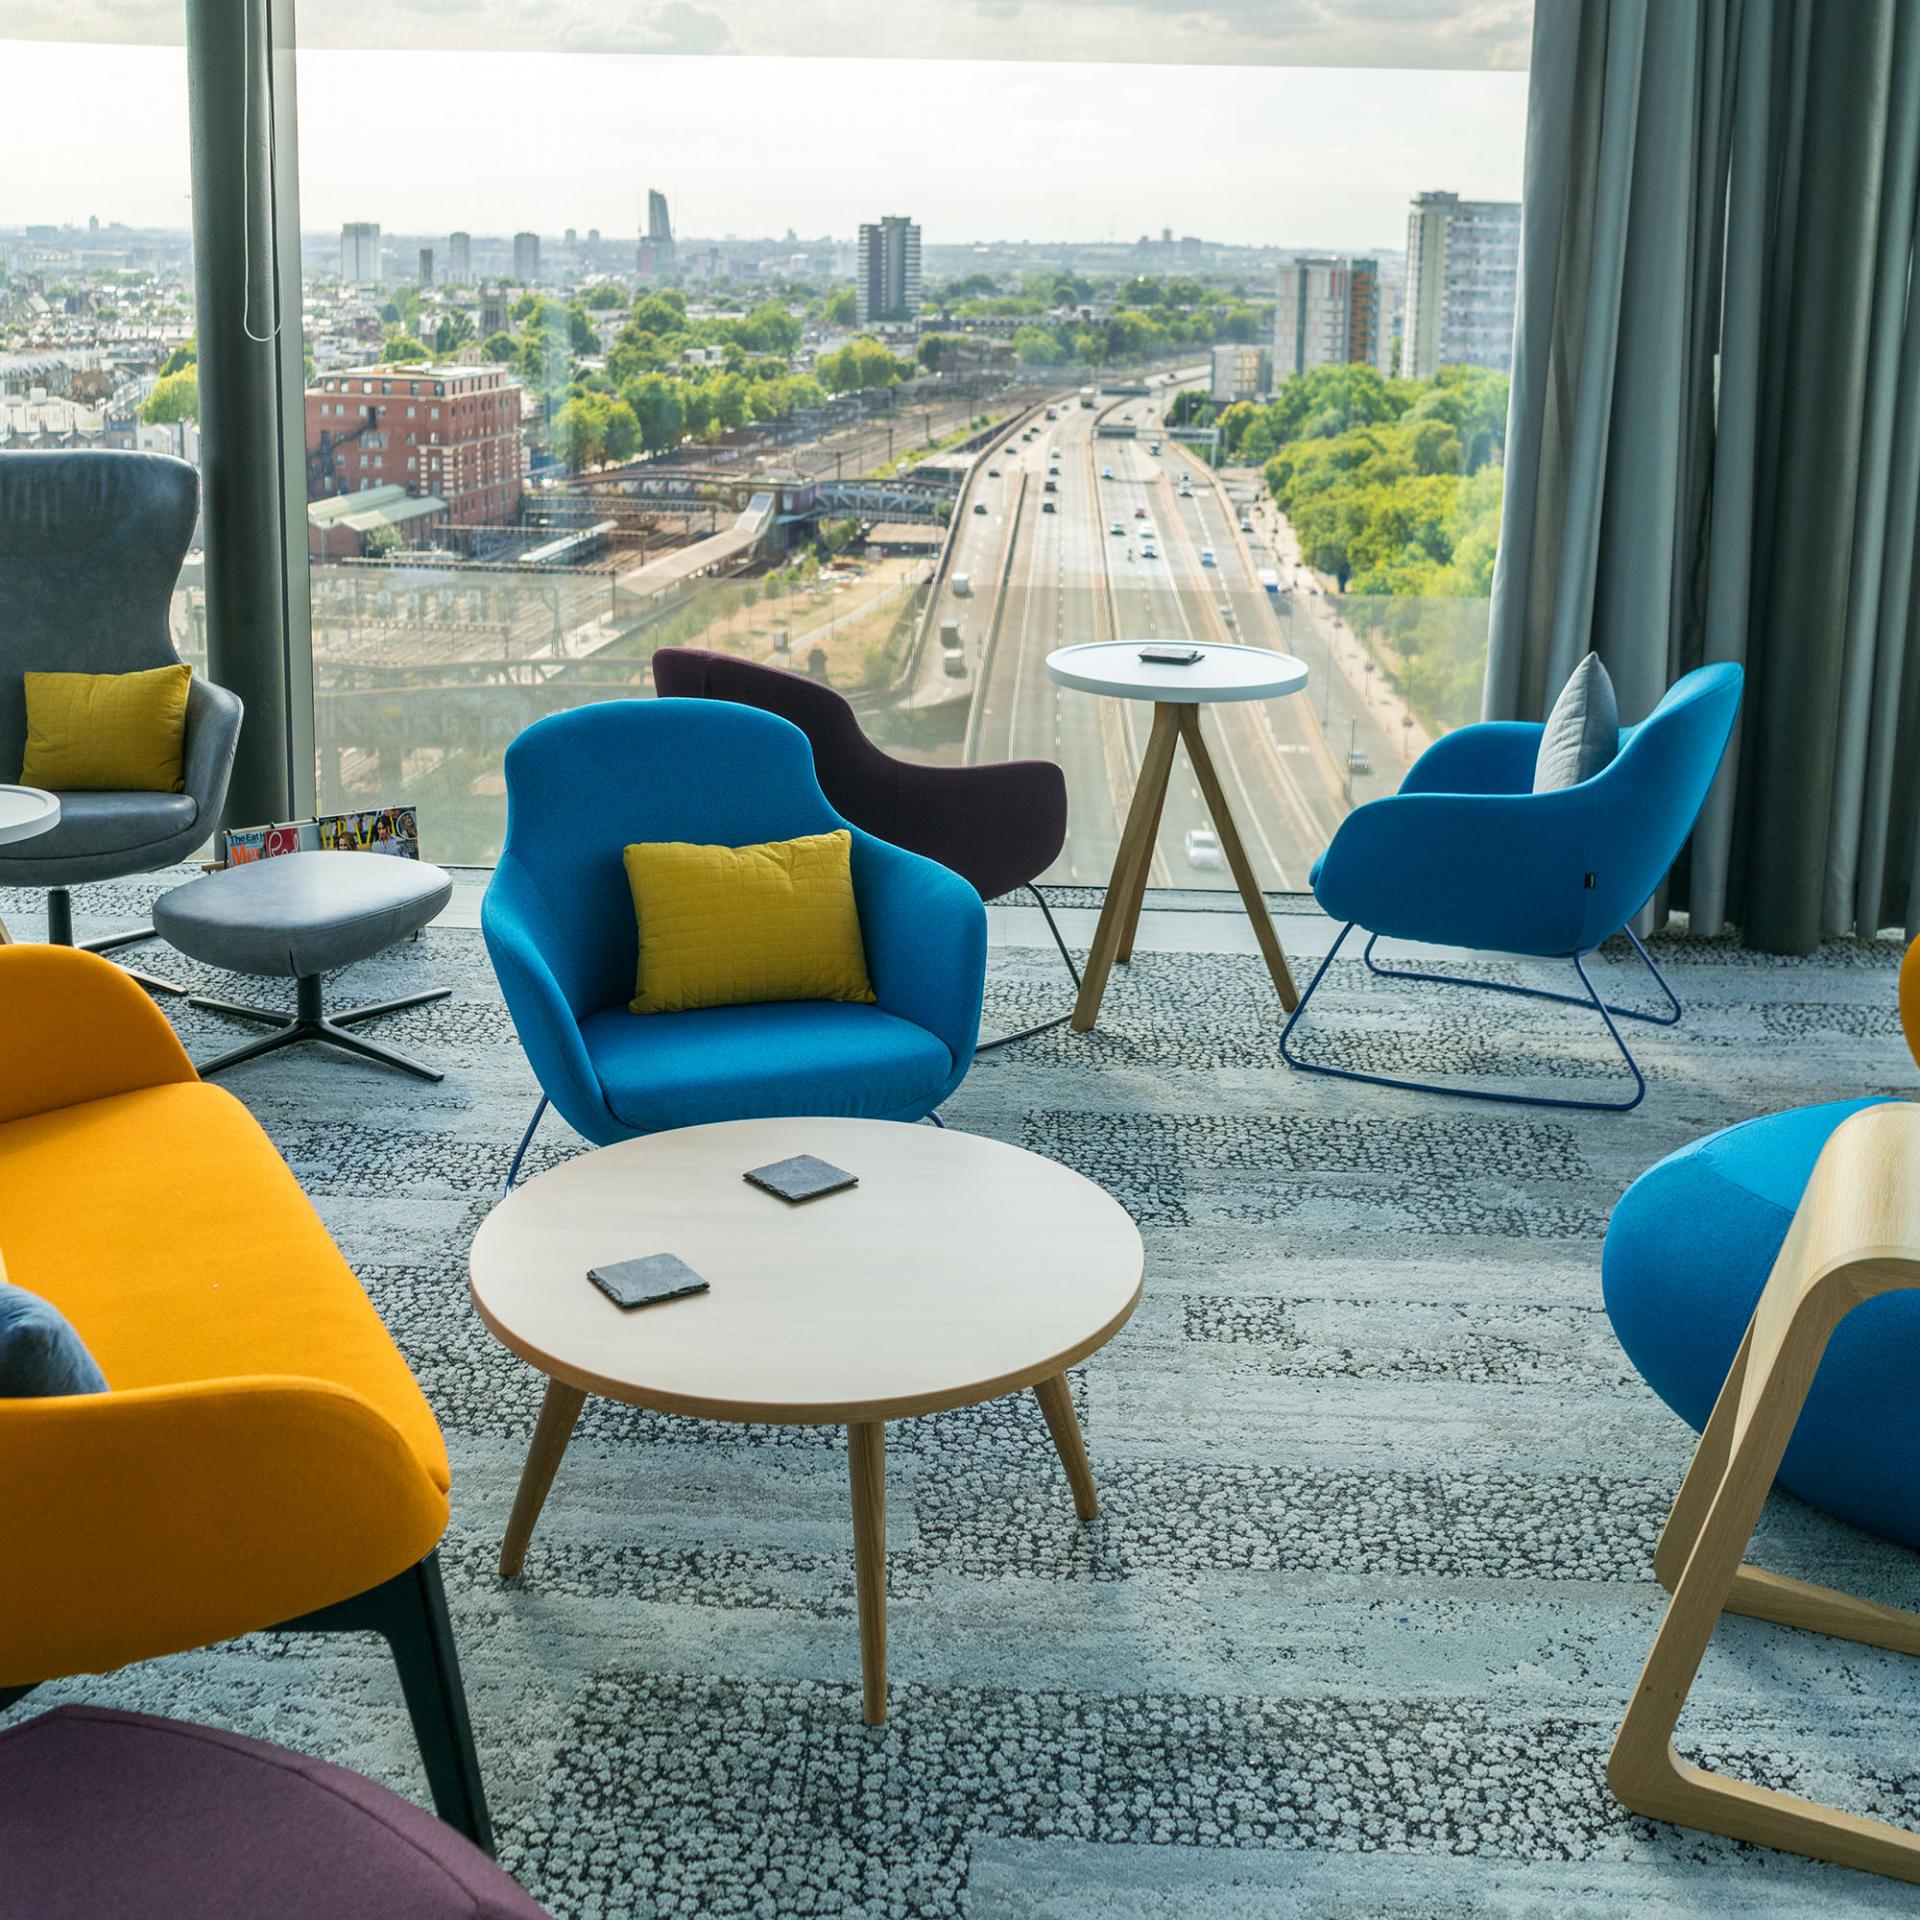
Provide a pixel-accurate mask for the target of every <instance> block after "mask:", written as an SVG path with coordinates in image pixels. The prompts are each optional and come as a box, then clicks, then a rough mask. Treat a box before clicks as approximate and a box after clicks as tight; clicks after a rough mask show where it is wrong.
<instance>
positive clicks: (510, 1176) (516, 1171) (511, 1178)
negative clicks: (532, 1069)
mask: <svg viewBox="0 0 1920 1920" xmlns="http://www.w3.org/2000/svg"><path fill="white" fill-rule="evenodd" d="M546 1110H547V1096H546V1095H545V1094H544V1093H543V1094H542V1095H541V1096H540V1104H539V1105H538V1106H537V1107H535V1108H534V1110H533V1118H532V1119H531V1120H529V1121H528V1122H527V1130H526V1132H525V1133H523V1134H522V1135H521V1136H520V1144H519V1145H518V1146H517V1147H515V1148H514V1150H513V1160H512V1162H511V1164H510V1165H509V1166H508V1168H507V1179H506V1184H505V1185H504V1186H503V1187H502V1188H501V1189H500V1191H501V1192H502V1193H503V1194H507V1193H511V1192H512V1191H513V1183H514V1182H515V1181H516V1180H518V1179H519V1178H520V1163H521V1161H523V1160H524V1159H525V1158H526V1157H527V1149H528V1148H529V1147H530V1146H532V1145H533V1134H534V1129H535V1128H536V1127H538V1126H539V1124H540V1119H541V1116H542V1115H543V1114H544V1113H545V1112H546Z"/></svg>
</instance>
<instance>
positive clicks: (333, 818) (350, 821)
mask: <svg viewBox="0 0 1920 1920" xmlns="http://www.w3.org/2000/svg"><path fill="white" fill-rule="evenodd" d="M316 824H317V825H318V827H319V829H320V844H321V846H322V847H324V848H326V849H327V850H328V851H329V852H333V853H389V854H393V855H395V856H396V857H397V858H399V859H402V860H418V859H419V858H420V823H419V820H418V817H417V816H416V815H415V813H414V810H413V808H411V807H378V808H375V809H373V810H372V811H370V812H367V813H323V814H322V815H321V816H320V818H319V820H318V822H317V823H316Z"/></svg>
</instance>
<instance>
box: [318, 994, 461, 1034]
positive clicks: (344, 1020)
mask: <svg viewBox="0 0 1920 1920" xmlns="http://www.w3.org/2000/svg"><path fill="white" fill-rule="evenodd" d="M452 992H453V989H452V988H451V987H428V988H427V990H426V991H425V992H424V993H403V994H402V995H401V996H400V997H399V998H398V999H397V1000H369V1001H368V1002H367V1004H366V1005H365V1006H364V1007H348V1008H347V1010H346V1011H345V1012H344V1013H330V1014H328V1015H327V1024H328V1025H329V1026H332V1027H352V1026H357V1025H358V1024H359V1023H360V1022H361V1021H362V1020H373V1019H376V1018H378V1016H379V1015H381V1014H383V1013H399V1012H402V1011H403V1010H404V1009H405V1008H407V1007H424V1006H426V1005H427V1004H428V1002H429V1001H433V1000H444V999H446V998H447V996H448V995H449V994H451V993H452Z"/></svg>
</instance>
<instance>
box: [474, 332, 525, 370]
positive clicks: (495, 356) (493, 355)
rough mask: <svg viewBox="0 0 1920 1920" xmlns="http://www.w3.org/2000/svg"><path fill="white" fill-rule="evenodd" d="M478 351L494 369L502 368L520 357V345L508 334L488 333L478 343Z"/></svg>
mask: <svg viewBox="0 0 1920 1920" xmlns="http://www.w3.org/2000/svg"><path fill="white" fill-rule="evenodd" d="M480 351H481V352H482V353H484V354H485V355H486V356H487V358H488V359H489V360H491V361H492V362H493V364H494V365H495V366H496V367H504V366H505V365H506V364H507V363H508V362H509V361H511V360H517V359H518V358H519V357H520V343H519V342H518V341H517V340H516V339H515V338H514V337H513V335H512V334H510V333H490V334H488V335H487V337H486V339H484V340H483V341H482V342H481V343H480Z"/></svg>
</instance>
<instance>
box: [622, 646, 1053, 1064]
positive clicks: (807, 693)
mask: <svg viewBox="0 0 1920 1920" xmlns="http://www.w3.org/2000/svg"><path fill="white" fill-rule="evenodd" d="M653 684H654V690H655V691H656V692H657V693H659V694H660V695H661V697H662V698H663V699H679V700H732V701H736V702H737V703H739V704H740V705H741V706H747V707H759V708H761V709H763V710H764V711H765V712H768V713H777V714H778V715H779V716H780V717H781V718H782V719H783V720H791V721H792V722H793V724H794V725H795V726H796V727H798V728H799V729H800V731H801V732H802V733H804V734H805V735H806V736H807V738H808V739H809V740H810V741H811V742H812V743H813V770H814V774H815V776H816V777H817V778H818V780H819V782H820V788H821V791H822V792H823V793H825V795H826V796H827V798H828V800H829V801H830V802H831V803H832V804H833V807H834V810H835V811H836V812H838V813H840V814H843V815H844V816H845V817H846V818H847V819H849V820H851V821H852V822H853V824H854V825H855V826H856V827H864V828H865V829H866V831H867V832H868V833H870V834H872V835H874V836H875V838H876V839H880V840H887V841H891V842H892V843H893V845H895V846H896V847H905V848H906V849H907V850H908V851H909V852H911V853H918V854H924V855H925V856H926V857H927V858H928V859H929V860H937V861H939V863H940V864H941V865H942V866H943V867H947V868H950V869H951V870H952V871H953V872H955V873H957V874H959V875H960V877H961V878H962V879H963V880H965V881H966V882H967V883H968V884H969V885H970V886H971V887H972V888H973V890H974V891H975V892H976V893H977V894H979V896H980V898H981V899H982V900H997V899H999V898H1000V897H1001V896H1002V895H1003V894H1008V893H1015V892H1018V891H1020V890H1022V889H1024V890H1025V891H1026V892H1028V893H1030V894H1031V895H1032V896H1033V898H1034V901H1035V903H1036V904H1037V905H1038V906H1039V908H1040V911H1041V913H1042V915H1043V916H1044V917H1045V919H1046V923H1047V929H1048V931H1049V932H1050V933H1051V934H1052V935H1053V942H1054V945H1055V946H1057V947H1058V948H1059V949H1060V957H1061V959H1063V960H1064V961H1065V962H1066V963H1067V972H1068V973H1069V974H1070V975H1071V976H1072V977H1073V984H1074V989H1075V991H1076V992H1078V990H1079V986H1080V969H1079V968H1078V967H1077V966H1075V965H1074V960H1073V955H1072V954H1071V953H1069V952H1068V951H1067V943H1066V941H1065V940H1063V939H1062V938H1061V936H1060V928H1059V925H1058V923H1057V922H1056V921H1055V920H1054V917H1053V909H1052V908H1051V907H1049V906H1048V904H1047V899H1046V896H1045V895H1044V894H1043V893H1042V892H1041V891H1040V889H1039V887H1038V886H1037V885H1036V884H1035V882H1036V881H1037V880H1038V879H1039V877H1040V875H1041V874H1043V873H1044V872H1046V870H1047V869H1048V868H1049V867H1050V866H1052V864H1053V863H1054V861H1055V860H1056V859H1058V858H1059V855H1060V849H1061V847H1062V846H1063V845H1064V844H1065V842H1066V837H1067V780H1066V775H1065V774H1063V773H1062V772H1061V771H1060V769H1059V768H1058V767H1057V766H1055V765H1054V764H1053V762H1052V761H1051V760H1005V761H1000V762H997V763H995V764H992V765H987V766H976V767H929V766H922V765H919V764H918V763H916V762H914V761H911V760H896V759H895V758H894V756H893V755H892V754H890V753H887V752H884V751H883V750H882V749H881V748H879V747H877V746H875V745H874V744H873V742H872V741H871V740H869V739H868V738H867V736H866V735H865V734H864V733H863V732H862V731H861V728H860V721H859V718H858V717H857V716H856V714H855V713H854V711H853V708H852V707H851V706H850V705H849V704H848V703H847V701H846V699H845V698H844V697H843V696H842V695H840V694H838V693H835V692H834V690H833V689H832V688H831V687H829V686H825V685H823V684H822V683H821V682H820V681H818V680H810V679H808V678H807V677H806V676H805V675H804V674H798V673H788V672H787V671H786V670H785V669H784V668H782V667H763V666H760V665H757V664H756V663H755V662H753V661H751V660H736V659H733V658H732V657H731V656H730V655H727V654H724V653H707V652H704V651H702V650H701V649H699V648H697V647H662V648H661V649H660V650H659V652H657V653H656V654H655V655H654V656H653ZM1068 1017H1069V1016H1068V1015H1067V1014H1064V1013H1063V1014H1061V1015H1060V1016H1059V1018H1058V1019H1054V1020H1046V1021H1042V1022H1041V1023H1040V1024H1039V1025H1038V1026H1033V1027H1025V1028H1022V1029H1021V1031H1020V1032H1018V1033H1009V1034H1004V1035H1002V1036H1001V1037H1000V1038H999V1039H997V1040H988V1041H983V1042H982V1043H981V1045H980V1047H979V1048H978V1049H977V1051H979V1052H981V1053H985V1052H988V1051H989V1050H991V1049H992V1048H994V1047H1004V1046H1006V1045H1007V1044H1008V1043H1009V1042H1011V1041H1014V1040H1025V1039H1028V1038H1030V1037H1031V1036H1032V1035H1034V1034H1036V1033H1045V1032H1046V1031H1047V1030H1048V1029H1049V1028H1052V1027H1057V1026H1059V1025H1060V1024H1061V1022H1062V1021H1064V1020H1066V1019H1067V1018H1068Z"/></svg>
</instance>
